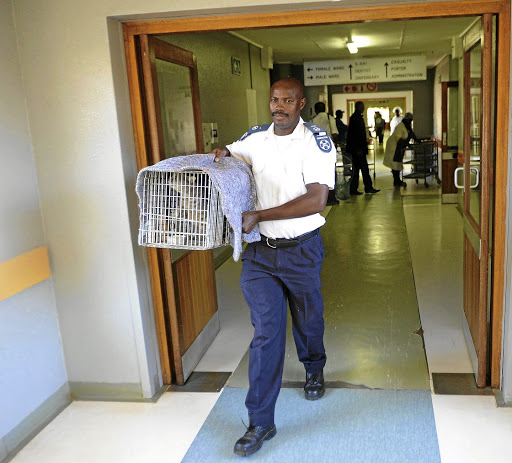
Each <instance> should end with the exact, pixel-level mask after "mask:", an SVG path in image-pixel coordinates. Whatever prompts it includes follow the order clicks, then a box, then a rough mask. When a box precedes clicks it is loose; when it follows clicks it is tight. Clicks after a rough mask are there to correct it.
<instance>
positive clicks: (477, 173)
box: [453, 167, 480, 190]
mask: <svg viewBox="0 0 512 463" xmlns="http://www.w3.org/2000/svg"><path fill="white" fill-rule="evenodd" d="M461 171H462V172H463V171H464V167H457V168H456V169H455V171H454V172H453V183H454V184H455V188H458V189H459V190H460V189H461V188H464V185H461V184H460V183H459V181H458V175H457V174H458V173H459V172H461ZM469 171H470V172H474V173H475V175H476V178H475V183H474V184H473V185H470V186H469V187H470V188H477V187H478V185H479V183H480V169H479V168H478V167H470V168H469ZM462 178H464V177H462Z"/></svg>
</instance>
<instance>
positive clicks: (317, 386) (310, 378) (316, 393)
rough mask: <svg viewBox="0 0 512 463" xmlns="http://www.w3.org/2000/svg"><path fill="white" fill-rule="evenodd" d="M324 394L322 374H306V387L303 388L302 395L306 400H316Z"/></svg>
mask: <svg viewBox="0 0 512 463" xmlns="http://www.w3.org/2000/svg"><path fill="white" fill-rule="evenodd" d="M324 394H325V383H324V372H323V371H321V372H320V373H315V374H314V375H313V374H311V373H306V385H305V386H304V395H305V396H306V399H307V400H317V399H320V398H321V397H323V396H324Z"/></svg>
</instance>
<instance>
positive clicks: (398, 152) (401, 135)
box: [382, 113, 417, 188]
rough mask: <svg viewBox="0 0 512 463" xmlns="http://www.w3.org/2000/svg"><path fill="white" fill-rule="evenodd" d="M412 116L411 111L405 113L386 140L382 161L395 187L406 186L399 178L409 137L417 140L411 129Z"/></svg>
mask: <svg viewBox="0 0 512 463" xmlns="http://www.w3.org/2000/svg"><path fill="white" fill-rule="evenodd" d="M412 118H413V116H412V113H405V115H404V117H403V119H402V121H401V122H400V123H399V124H398V125H397V126H396V128H395V130H394V131H393V132H392V133H391V135H390V136H389V138H388V141H387V142H386V151H385V153H384V161H383V162H382V163H383V164H384V165H385V166H386V167H389V168H390V169H391V173H392V174H393V185H394V186H397V187H404V188H407V183H405V182H404V181H403V180H401V179H400V172H401V171H402V169H403V168H404V165H403V159H404V152H405V148H406V147H407V145H408V144H409V141H410V140H411V139H412V140H415V141H416V140H417V138H416V135H415V134H414V132H413V131H412Z"/></svg>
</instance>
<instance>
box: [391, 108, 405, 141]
mask: <svg viewBox="0 0 512 463" xmlns="http://www.w3.org/2000/svg"><path fill="white" fill-rule="evenodd" d="M393 113H394V114H395V115H394V116H393V119H391V122H390V123H389V133H390V134H392V133H393V131H394V130H395V129H396V126H397V125H398V124H400V122H402V119H403V118H402V110H401V109H400V108H399V107H398V106H397V107H396V108H395V109H393Z"/></svg>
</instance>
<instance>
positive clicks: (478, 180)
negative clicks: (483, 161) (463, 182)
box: [469, 167, 480, 188]
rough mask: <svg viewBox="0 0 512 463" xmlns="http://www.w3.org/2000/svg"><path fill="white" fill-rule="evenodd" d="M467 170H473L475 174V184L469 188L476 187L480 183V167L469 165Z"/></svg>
mask: <svg viewBox="0 0 512 463" xmlns="http://www.w3.org/2000/svg"><path fill="white" fill-rule="evenodd" d="M469 171H470V172H474V173H475V174H476V179H475V184H474V185H470V186H469V188H476V187H477V186H478V184H479V183H480V169H479V168H478V167H470V168H469Z"/></svg>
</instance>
